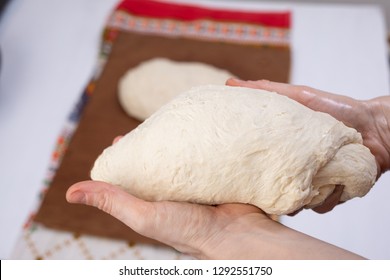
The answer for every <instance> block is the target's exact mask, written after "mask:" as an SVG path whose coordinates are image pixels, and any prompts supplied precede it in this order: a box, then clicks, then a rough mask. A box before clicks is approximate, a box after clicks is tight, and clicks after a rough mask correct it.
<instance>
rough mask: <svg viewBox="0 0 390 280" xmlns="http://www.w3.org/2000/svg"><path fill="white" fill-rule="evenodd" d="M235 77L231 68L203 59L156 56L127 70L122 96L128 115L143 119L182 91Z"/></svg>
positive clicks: (223, 82)
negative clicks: (183, 59) (171, 58)
mask: <svg viewBox="0 0 390 280" xmlns="http://www.w3.org/2000/svg"><path fill="white" fill-rule="evenodd" d="M231 77H234V75H233V74H231V73H229V72H228V71H226V70H223V69H219V68H216V67H214V66H212V65H208V64H205V63H201V62H178V61H173V60H170V59H167V58H153V59H150V60H147V61H145V62H142V63H141V64H139V65H138V66H136V67H134V68H132V69H130V70H129V71H127V72H126V74H125V75H124V76H123V77H122V78H121V80H120V81H119V85H118V97H119V102H120V104H121V106H122V108H123V109H124V110H125V112H126V113H127V114H128V115H130V116H132V117H135V118H136V119H139V120H141V121H143V120H145V119H146V118H148V117H150V116H151V115H152V114H153V113H154V112H156V111H157V110H158V109H160V107H161V106H163V105H164V104H166V103H168V102H169V101H170V100H171V99H172V98H174V97H175V96H177V95H178V94H179V93H181V92H183V91H185V90H188V89H190V88H191V87H194V86H200V85H207V84H216V85H224V84H225V82H226V80H227V79H228V78H231Z"/></svg>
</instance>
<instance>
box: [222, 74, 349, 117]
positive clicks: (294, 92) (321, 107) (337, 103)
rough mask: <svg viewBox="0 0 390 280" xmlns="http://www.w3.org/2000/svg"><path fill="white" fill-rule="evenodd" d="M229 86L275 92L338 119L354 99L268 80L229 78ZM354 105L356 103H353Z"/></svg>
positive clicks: (227, 82)
mask: <svg viewBox="0 0 390 280" xmlns="http://www.w3.org/2000/svg"><path fill="white" fill-rule="evenodd" d="M226 84H227V85H229V86H240V87H249V88H254V89H262V90H266V91H271V92H277V93H279V94H281V95H284V96H287V97H289V98H291V99H294V100H295V101H297V102H299V103H301V104H303V105H305V106H306V107H309V108H310V109H312V110H314V111H321V112H325V113H328V114H331V115H333V116H334V117H335V118H337V119H339V120H343V121H344V120H345V115H344V114H345V111H348V110H350V109H351V107H352V105H353V104H354V103H355V102H356V100H354V99H352V98H350V97H347V96H341V95H337V94H333V93H329V92H325V91H322V90H318V89H314V88H311V87H307V86H296V85H290V84H285V83H278V82H272V81H268V80H258V81H243V80H239V79H235V78H230V79H228V80H227V81H226ZM355 105H356V104H355Z"/></svg>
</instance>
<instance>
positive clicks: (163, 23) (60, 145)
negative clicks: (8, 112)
mask: <svg viewBox="0 0 390 280" xmlns="http://www.w3.org/2000/svg"><path fill="white" fill-rule="evenodd" d="M119 31H128V32H141V33H145V34H160V35H165V36H185V37H191V38H197V39H206V40H213V41H228V42H235V43H237V42H241V43H255V44H265V45H275V46H280V45H288V44H289V43H290V37H289V34H290V33H289V29H288V28H277V27H266V26H261V25H255V24H248V23H233V22H216V21H211V20H194V21H186V22H184V21H179V20H172V19H161V18H160V19H152V18H146V17H140V16H134V15H131V14H129V13H127V12H125V11H121V10H116V11H114V12H113V13H112V15H111V17H110V18H109V20H108V22H107V25H106V28H105V30H104V33H103V36H102V43H101V48H100V53H99V58H98V65H97V66H96V68H95V72H94V74H93V77H92V78H91V80H90V82H89V83H88V85H87V87H86V88H85V90H84V92H83V93H82V95H81V97H80V99H79V101H78V102H77V104H76V105H75V107H74V108H73V110H72V112H71V113H70V115H69V118H68V120H67V121H66V123H65V125H64V127H63V129H62V132H61V134H60V135H59V137H58V139H57V142H56V145H55V148H54V151H53V153H52V156H51V159H50V163H49V167H48V171H47V174H46V176H45V179H44V181H43V189H42V191H41V192H40V194H39V196H38V197H37V201H36V204H35V207H34V211H33V212H32V213H31V214H30V215H29V217H28V219H27V221H26V223H25V225H24V226H23V229H22V232H21V235H20V236H19V239H18V241H17V243H16V244H15V247H14V250H13V252H12V254H11V256H10V258H12V259H106V258H108V259H118V258H119V259H121V258H122V259H191V258H190V257H189V256H186V255H184V254H181V253H178V252H176V251H175V250H173V249H170V248H160V247H158V246H153V245H143V244H128V243H127V242H125V241H118V240H111V239H107V238H101V237H94V236H89V235H81V236H80V235H77V236H76V235H74V234H73V233H71V232H64V231H58V230H53V229H49V228H46V227H44V226H42V225H40V224H38V223H36V222H34V216H35V214H36V211H37V210H38V208H39V206H40V204H41V202H42V199H43V197H44V195H45V193H46V192H47V190H48V188H49V187H50V184H51V182H52V179H53V177H54V175H55V173H56V171H57V169H58V167H59V166H60V164H61V160H62V158H63V156H64V154H65V152H66V150H67V147H68V145H69V142H70V140H71V138H72V136H73V133H74V132H75V130H76V128H77V125H78V122H79V120H80V116H81V114H82V112H83V109H84V107H85V105H86V104H87V103H88V100H89V98H90V96H91V95H92V94H93V91H94V88H95V84H96V81H97V80H98V79H99V77H100V74H101V72H102V70H103V69H104V66H105V64H106V62H107V60H108V57H109V55H110V53H111V49H112V45H113V44H114V42H115V39H116V37H117V34H118V33H119Z"/></svg>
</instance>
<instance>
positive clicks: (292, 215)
mask: <svg viewBox="0 0 390 280" xmlns="http://www.w3.org/2000/svg"><path fill="white" fill-rule="evenodd" d="M302 210H303V207H302V208H299V209H298V210H296V211H294V212H292V213H290V214H287V215H288V216H290V217H294V216H295V215H296V214H298V213H299V212H301V211H302Z"/></svg>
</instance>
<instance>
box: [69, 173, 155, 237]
mask: <svg viewBox="0 0 390 280" xmlns="http://www.w3.org/2000/svg"><path fill="white" fill-rule="evenodd" d="M66 200H67V201H68V202H70V203H79V204H85V205H90V206H94V207H97V208H99V209H100V210H102V211H104V212H106V213H108V214H110V215H112V216H114V217H115V218H117V219H118V220H120V221H122V222H123V223H125V224H126V225H127V226H129V227H131V228H132V229H133V230H135V231H137V232H139V233H141V234H143V233H144V232H146V231H147V224H146V223H145V221H147V220H148V219H145V218H144V217H145V216H146V215H148V216H150V215H151V213H153V211H154V209H153V207H152V205H151V203H150V202H147V201H144V200H142V199H139V198H136V197H134V196H132V195H130V194H128V193H126V192H125V191H123V190H122V189H120V188H118V187H115V186H113V185H110V184H108V183H105V182H99V181H84V182H79V183H76V184H74V185H73V186H71V187H70V188H69V189H68V191H67V193H66Z"/></svg>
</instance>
